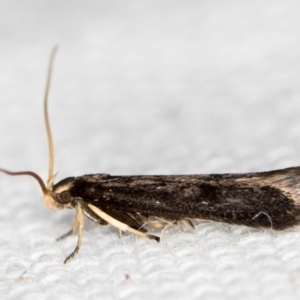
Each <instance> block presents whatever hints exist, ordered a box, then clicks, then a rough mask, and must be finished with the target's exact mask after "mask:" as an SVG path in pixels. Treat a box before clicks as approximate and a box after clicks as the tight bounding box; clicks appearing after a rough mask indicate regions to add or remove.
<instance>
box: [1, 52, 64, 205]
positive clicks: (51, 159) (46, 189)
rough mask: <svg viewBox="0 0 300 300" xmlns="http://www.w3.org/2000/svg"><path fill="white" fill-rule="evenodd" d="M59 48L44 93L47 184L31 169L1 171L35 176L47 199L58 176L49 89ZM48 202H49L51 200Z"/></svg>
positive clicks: (53, 55) (49, 68)
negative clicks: (50, 114)
mask: <svg viewBox="0 0 300 300" xmlns="http://www.w3.org/2000/svg"><path fill="white" fill-rule="evenodd" d="M57 49H58V47H57V46H55V47H54V48H53V49H52V51H51V55H50V60H49V65H48V72H47V81H46V88H45V95H44V118H45V125H46V132H47V140H48V151H49V169H48V180H47V186H46V185H45V183H44V181H43V180H42V178H41V177H40V176H39V175H38V174H36V173H34V172H31V171H21V172H12V171H8V170H5V169H0V172H3V173H6V174H8V175H12V176H19V175H28V176H31V177H33V178H35V179H36V180H37V182H38V183H39V185H40V187H41V189H42V191H43V194H44V198H45V199H49V196H50V194H51V188H52V186H53V181H54V179H55V176H56V174H53V168H54V149H53V140H52V133H51V127H50V121H49V116H48V96H49V90H50V84H51V77H52V68H53V62H54V57H55V54H56V52H57ZM50 197H51V196H50ZM47 202H49V200H48V201H47ZM48 206H49V205H48ZM50 206H51V207H52V206H55V205H50Z"/></svg>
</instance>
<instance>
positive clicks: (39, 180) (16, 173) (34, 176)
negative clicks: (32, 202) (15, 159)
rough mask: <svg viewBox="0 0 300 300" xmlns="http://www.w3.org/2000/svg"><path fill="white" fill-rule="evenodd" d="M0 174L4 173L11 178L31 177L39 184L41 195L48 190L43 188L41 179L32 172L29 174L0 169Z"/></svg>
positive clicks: (43, 184)
mask: <svg viewBox="0 0 300 300" xmlns="http://www.w3.org/2000/svg"><path fill="white" fill-rule="evenodd" d="M0 172H3V173H6V174H8V175H12V176H19V175H29V176H32V177H33V178H35V179H36V180H37V182H38V183H39V185H40V187H41V189H42V191H43V194H44V195H45V194H47V193H48V189H47V187H46V186H45V183H44V181H43V179H42V178H41V177H40V176H39V175H38V174H36V173H34V172H31V171H21V172H11V171H8V170H4V169H0Z"/></svg>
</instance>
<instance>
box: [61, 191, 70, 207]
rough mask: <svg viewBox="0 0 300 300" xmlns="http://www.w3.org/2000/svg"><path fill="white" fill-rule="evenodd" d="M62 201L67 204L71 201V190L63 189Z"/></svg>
mask: <svg viewBox="0 0 300 300" xmlns="http://www.w3.org/2000/svg"><path fill="white" fill-rule="evenodd" d="M59 198H60V201H61V203H62V204H67V203H69V202H71V194H70V192H69V191H63V192H62V193H61V194H60V197H59Z"/></svg>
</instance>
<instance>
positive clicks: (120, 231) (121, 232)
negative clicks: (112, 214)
mask: <svg viewBox="0 0 300 300" xmlns="http://www.w3.org/2000/svg"><path fill="white" fill-rule="evenodd" d="M123 233H124V231H123V230H121V229H119V232H118V235H119V239H120V238H121V237H122V234H123Z"/></svg>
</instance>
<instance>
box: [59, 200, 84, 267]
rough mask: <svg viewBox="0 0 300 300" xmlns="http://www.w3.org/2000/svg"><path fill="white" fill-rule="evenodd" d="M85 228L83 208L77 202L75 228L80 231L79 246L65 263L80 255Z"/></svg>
mask: <svg viewBox="0 0 300 300" xmlns="http://www.w3.org/2000/svg"><path fill="white" fill-rule="evenodd" d="M83 227H84V220H83V212H82V207H81V204H80V203H79V202H77V203H76V219H75V224H74V228H75V229H76V231H78V240H77V245H76V247H75V249H74V251H73V252H72V253H71V254H70V255H69V256H68V257H67V258H66V259H65V261H64V263H67V262H68V261H69V260H70V259H71V258H73V257H74V256H75V255H76V254H77V253H78V251H79V249H80V246H81V244H82V230H83ZM74 228H73V229H74Z"/></svg>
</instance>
